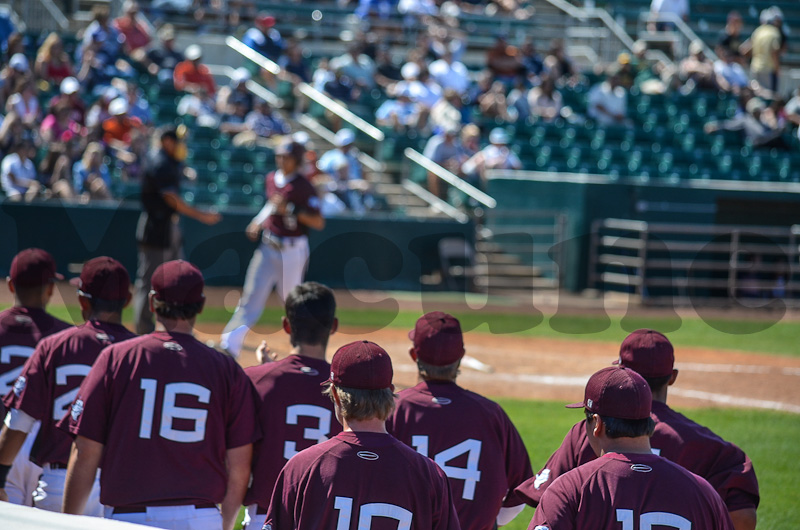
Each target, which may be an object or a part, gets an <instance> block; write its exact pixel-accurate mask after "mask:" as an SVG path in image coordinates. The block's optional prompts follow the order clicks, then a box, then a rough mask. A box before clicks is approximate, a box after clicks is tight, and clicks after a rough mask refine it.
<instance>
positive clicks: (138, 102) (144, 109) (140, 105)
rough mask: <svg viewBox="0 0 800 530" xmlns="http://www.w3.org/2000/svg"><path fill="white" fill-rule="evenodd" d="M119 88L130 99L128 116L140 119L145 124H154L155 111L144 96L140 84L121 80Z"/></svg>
mask: <svg viewBox="0 0 800 530" xmlns="http://www.w3.org/2000/svg"><path fill="white" fill-rule="evenodd" d="M119 81H120V83H119V87H118V90H119V92H120V94H121V95H124V97H125V99H126V100H127V101H128V116H130V117H132V118H136V119H138V120H139V121H140V122H141V123H142V124H144V125H152V123H153V113H152V112H151V111H150V103H148V102H147V100H146V99H145V98H143V97H142V95H141V93H140V92H141V91H140V89H139V86H138V85H137V84H136V83H132V82H130V81H124V80H122V79H120V80H119Z"/></svg>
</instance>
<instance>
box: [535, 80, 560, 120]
mask: <svg viewBox="0 0 800 530" xmlns="http://www.w3.org/2000/svg"><path fill="white" fill-rule="evenodd" d="M528 106H529V107H530V112H531V116H537V117H539V118H540V119H542V120H544V121H547V122H550V121H553V120H555V119H556V118H558V117H559V116H560V115H561V109H562V108H563V106H564V101H563V99H562V98H561V93H559V91H558V90H556V84H555V81H553V78H552V77H549V76H547V77H545V78H544V79H542V84H541V85H539V86H537V87H533V88H532V89H531V90H530V92H528Z"/></svg>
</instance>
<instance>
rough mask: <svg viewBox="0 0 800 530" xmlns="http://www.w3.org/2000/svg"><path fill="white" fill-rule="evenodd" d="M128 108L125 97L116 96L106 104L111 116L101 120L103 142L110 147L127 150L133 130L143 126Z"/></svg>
mask: <svg viewBox="0 0 800 530" xmlns="http://www.w3.org/2000/svg"><path fill="white" fill-rule="evenodd" d="M128 108H129V107H128V101H127V99H125V97H118V98H117V99H115V100H114V101H112V102H111V103H110V104H109V105H108V112H109V114H111V117H110V118H108V119H106V120H105V121H104V122H103V142H105V144H106V145H107V146H109V147H110V148H112V149H119V150H123V151H124V150H127V149H128V147H129V146H130V144H131V133H132V132H133V130H134V129H141V128H142V127H143V126H142V122H141V120H140V119H139V118H134V117H132V116H131V115H130V114H129V113H128Z"/></svg>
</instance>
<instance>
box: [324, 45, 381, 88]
mask: <svg viewBox="0 0 800 530" xmlns="http://www.w3.org/2000/svg"><path fill="white" fill-rule="evenodd" d="M330 67H331V68H332V69H333V70H334V71H337V70H340V69H341V71H342V73H343V74H344V75H346V76H347V77H349V78H350V80H351V81H352V82H353V83H354V84H355V85H357V86H360V87H365V88H372V87H374V86H375V72H376V68H375V62H374V61H373V60H372V59H370V58H369V56H367V55H365V54H364V53H362V51H361V44H359V43H356V42H354V43H351V44H350V45H349V46H348V47H347V53H345V54H344V55H340V56H339V57H335V58H333V59H331V61H330Z"/></svg>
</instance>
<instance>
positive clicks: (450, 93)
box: [430, 89, 464, 131]
mask: <svg viewBox="0 0 800 530" xmlns="http://www.w3.org/2000/svg"><path fill="white" fill-rule="evenodd" d="M463 106H464V103H463V101H462V99H461V96H459V95H458V93H457V92H456V91H455V90H453V89H447V90H445V91H444V94H442V98H441V99H440V100H439V101H437V102H436V104H435V105H434V106H433V107H432V108H431V114H430V124H431V127H432V128H433V130H434V131H444V130H447V129H454V130H458V129H460V128H461V124H462V123H463V121H464V116H463Z"/></svg>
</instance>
